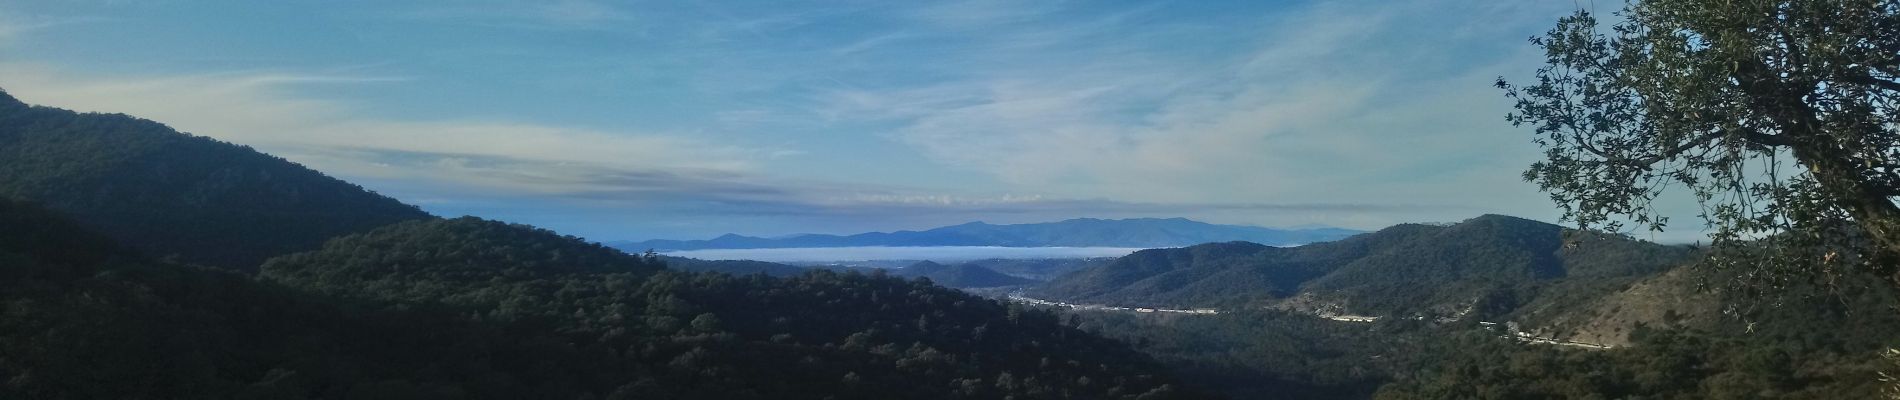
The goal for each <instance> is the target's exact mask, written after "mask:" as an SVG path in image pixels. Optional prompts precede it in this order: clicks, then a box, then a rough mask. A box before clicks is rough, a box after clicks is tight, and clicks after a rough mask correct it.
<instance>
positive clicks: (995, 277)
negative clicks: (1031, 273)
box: [896, 261, 1037, 288]
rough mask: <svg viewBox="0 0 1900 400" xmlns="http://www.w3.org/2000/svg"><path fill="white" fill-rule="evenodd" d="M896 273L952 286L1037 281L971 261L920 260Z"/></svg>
mask: <svg viewBox="0 0 1900 400" xmlns="http://www.w3.org/2000/svg"><path fill="white" fill-rule="evenodd" d="M896 274H897V275H898V276H903V277H906V278H926V279H930V281H931V282H933V283H936V284H938V285H943V286H948V287H953V288H993V287H1002V286H1019V285H1028V284H1032V283H1037V281H1036V280H1032V279H1024V278H1018V277H1014V276H1009V275H1003V274H1002V273H999V272H996V271H993V270H990V269H989V268H984V267H983V266H981V265H976V264H973V263H961V264H956V265H944V264H939V263H935V262H930V261H922V262H918V263H916V264H911V265H910V266H908V267H904V268H901V269H898V270H897V272H896Z"/></svg>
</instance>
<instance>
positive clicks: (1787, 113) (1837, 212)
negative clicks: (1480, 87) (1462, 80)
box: [1498, 0, 1900, 286]
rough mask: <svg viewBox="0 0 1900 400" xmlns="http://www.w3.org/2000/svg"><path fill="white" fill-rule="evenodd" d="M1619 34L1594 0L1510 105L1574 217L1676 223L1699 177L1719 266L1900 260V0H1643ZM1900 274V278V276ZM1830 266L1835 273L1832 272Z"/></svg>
mask: <svg viewBox="0 0 1900 400" xmlns="http://www.w3.org/2000/svg"><path fill="white" fill-rule="evenodd" d="M1619 16H1620V17H1622V19H1623V22H1621V23H1618V24H1616V25H1615V26H1614V27H1613V28H1612V32H1609V33H1602V32H1599V24H1598V21H1597V19H1596V16H1594V15H1591V14H1589V13H1586V12H1578V13H1577V14H1576V15H1574V16H1570V17H1567V18H1563V19H1562V20H1560V21H1559V22H1558V24H1557V27H1556V28H1555V29H1553V30H1551V31H1550V33H1549V34H1548V35H1547V36H1545V37H1541V38H1533V39H1532V42H1533V43H1534V44H1536V45H1538V46H1540V47H1542V48H1543V49H1544V50H1545V54H1546V56H1547V59H1548V65H1547V66H1546V67H1544V68H1542V69H1539V70H1538V73H1537V80H1536V81H1535V82H1534V83H1533V84H1530V85H1527V86H1518V85H1512V84H1508V83H1506V82H1504V81H1503V80H1500V81H1499V82H1498V86H1499V87H1500V88H1503V89H1504V90H1506V93H1507V94H1508V95H1509V96H1510V97H1512V98H1514V99H1516V100H1517V104H1516V109H1517V112H1516V113H1513V114H1511V115H1510V116H1509V117H1508V119H1509V120H1510V121H1511V122H1512V123H1513V124H1516V125H1519V126H1530V127H1532V128H1534V129H1535V130H1536V132H1537V135H1538V138H1537V139H1536V141H1537V143H1538V144H1539V145H1542V146H1543V147H1544V148H1545V156H1546V158H1547V159H1546V160H1544V161H1541V162H1538V163H1535V164H1533V165H1532V166H1531V168H1530V169H1529V171H1527V172H1525V174H1524V176H1525V178H1526V179H1527V180H1530V181H1533V182H1536V183H1537V184H1538V185H1539V186H1540V187H1541V188H1542V189H1543V190H1545V191H1546V192H1549V193H1550V195H1551V199H1552V200H1555V201H1556V202H1557V203H1558V204H1559V205H1560V206H1562V207H1563V208H1564V210H1565V215H1566V217H1567V218H1568V219H1570V220H1574V221H1576V222H1577V223H1579V224H1581V225H1583V226H1585V227H1589V226H1593V225H1598V224H1607V225H1608V226H1610V229H1611V230H1618V229H1620V228H1619V227H1620V223H1619V222H1617V220H1618V219H1620V218H1628V219H1630V220H1632V221H1634V222H1636V223H1638V224H1640V225H1642V226H1643V227H1646V228H1650V229H1661V228H1662V227H1664V226H1665V225H1666V224H1667V223H1668V220H1667V218H1665V217H1663V216H1661V215H1660V213H1659V211H1657V209H1656V207H1655V206H1654V202H1655V201H1656V200H1657V199H1658V198H1659V196H1661V195H1662V194H1663V193H1664V192H1665V189H1666V188H1668V187H1671V186H1676V187H1683V188H1687V190H1688V191H1689V192H1692V193H1693V194H1694V196H1695V198H1696V199H1697V200H1698V201H1699V202H1700V203H1701V205H1702V206H1703V210H1704V211H1703V213H1702V217H1703V218H1704V219H1705V220H1706V221H1707V222H1708V223H1709V224H1710V225H1712V226H1713V227H1714V228H1715V231H1714V232H1713V233H1712V234H1711V238H1712V239H1713V246H1714V248H1715V249H1716V251H1715V252H1714V253H1713V254H1712V256H1713V257H1711V258H1710V261H1711V262H1712V263H1713V264H1714V265H1717V266H1722V267H1729V268H1738V269H1748V270H1753V271H1760V272H1762V273H1753V274H1743V275H1738V276H1741V277H1745V278H1746V282H1743V283H1748V284H1751V286H1776V285H1781V284H1786V283H1787V282H1788V281H1789V280H1791V279H1806V278H1816V277H1821V276H1823V275H1827V274H1829V273H1833V272H1841V271H1846V270H1851V269H1861V268H1868V269H1873V270H1876V271H1878V272H1882V273H1886V274H1894V273H1896V272H1900V271H1897V270H1895V269H1894V266H1895V265H1900V264H1897V263H1896V261H1900V258H1896V257H1900V208H1897V207H1896V206H1895V205H1894V203H1893V201H1892V198H1893V197H1894V196H1895V195H1900V129H1896V126H1900V125H1896V122H1900V121H1897V120H1896V119H1895V118H1896V116H1900V57H1895V56H1894V55H1895V54H1896V53H1900V2H1895V1H1892V0H1769V1H1742V2H1733V1H1727V2H1721V1H1708V0H1642V1H1635V2H1631V3H1629V4H1628V5H1627V6H1626V7H1625V8H1624V9H1623V12H1622V13H1621V14H1620V15H1619ZM1893 277H1894V278H1895V279H1896V280H1897V281H1896V282H1900V275H1893ZM1822 278H1824V277H1822Z"/></svg>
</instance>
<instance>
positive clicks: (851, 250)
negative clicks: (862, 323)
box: [663, 246, 1142, 262]
mask: <svg viewBox="0 0 1900 400" xmlns="http://www.w3.org/2000/svg"><path fill="white" fill-rule="evenodd" d="M1137 250H1142V249H1140V248H1130V247H997V246H931V247H796V248H784V249H706V250H682V251H671V252H664V253H663V254H666V255H669V256H677V257H687V258H697V259H701V260H756V261H770V262H826V261H872V260H930V261H936V262H954V261H969V260H982V259H989V258H1013V259H1034V258H1093V257H1121V256H1125V255H1128V253H1133V252H1135V251H1137Z"/></svg>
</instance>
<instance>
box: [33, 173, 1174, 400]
mask: <svg viewBox="0 0 1900 400" xmlns="http://www.w3.org/2000/svg"><path fill="white" fill-rule="evenodd" d="M0 239H3V240H0V277H5V278H6V279H4V280H0V397H5V398H259V399H263V398H270V399H280V398H405V399H407V398H443V399H450V398H456V399H459V398H494V399H514V398H593V399H600V398H608V399H618V398H719V399H747V398H754V399H765V398H774V399H776V398H813V399H817V398H839V399H843V398H1003V397H1008V396H1016V397H1018V398H1090V399H1094V398H1137V397H1140V398H1144V399H1146V398H1179V397H1198V396H1197V395H1195V394H1193V393H1192V392H1191V391H1188V390H1185V389H1182V388H1177V387H1176V386H1174V385H1173V384H1172V383H1171V382H1170V381H1169V380H1168V378H1166V377H1164V376H1162V375H1161V374H1160V372H1159V371H1160V368H1159V367H1158V366H1156V365H1154V364H1153V362H1152V361H1149V360H1148V359H1147V358H1145V357H1143V356H1141V355H1140V354H1138V353H1135V352H1133V351H1132V350H1129V349H1128V348H1127V347H1126V346H1125V345H1122V344H1120V343H1118V342H1114V341H1112V340H1107V339H1103V338H1100V337H1097V336H1094V335H1091V334H1088V333H1085V332H1082V331H1080V330H1077V329H1075V328H1072V327H1068V326H1065V325H1063V324H1060V323H1057V321H1056V318H1054V317H1053V316H1052V315H1049V314H1046V313H1041V312H1033V311H1023V310H1017V309H1012V308H1010V307H1006V306H1004V305H1002V304H999V303H996V302H993V301H989V300H984V299H980V298H975V297H971V296H968V295H964V294H962V293H958V292H956V291H953V290H949V289H944V288H941V287H936V286H932V285H928V284H924V283H920V282H911V281H904V280H899V279H895V278H885V277H875V276H866V275H860V274H837V273H831V272H828V271H820V272H814V273H811V274H808V275H804V276H800V277H796V278H790V279H777V278H770V277H766V276H762V275H754V276H750V277H733V276H730V275H724V274H690V273H677V272H670V271H662V270H660V269H659V267H660V266H661V265H660V263H659V262H658V260H657V257H651V256H648V257H637V256H628V255H624V254H622V253H619V252H617V251H614V250H611V249H606V248H604V247H600V246H598V245H594V244H591V243H585V242H581V241H578V240H575V239H573V238H570V237H562V236H559V235H555V234H553V233H551V232H547V231H543V230H538V229H533V228H531V227H525V226H519V225H509V224H503V223H497V222H490V221H482V220H476V219H472V218H462V219H453V220H435V221H426V222H424V221H416V222H408V223H401V224H397V225H393V226H389V227H385V228H382V229H379V230H375V231H372V232H368V233H364V234H359V235H352V236H347V237H343V238H339V239H337V240H334V241H331V242H330V243H329V244H326V245H325V246H324V247H323V248H322V249H321V250H319V251H315V252H311V253H304V254H298V255H291V256H286V257H282V258H279V259H275V260H273V261H271V262H270V263H268V265H269V267H268V268H266V269H265V271H266V274H267V275H268V276H269V277H270V281H267V282H259V281H256V280H253V279H251V278H249V277H245V276H243V275H239V274H236V273H231V272H223V271H217V270H210V269H201V268H196V267H189V266H181V265H176V264H169V263H165V262H159V261H152V260H147V259H143V258H141V257H139V256H136V255H134V254H133V253H131V252H129V251H125V250H121V249H120V248H119V247H118V246H117V245H114V244H112V243H110V242H108V241H106V239H105V238H104V237H103V236H99V235H94V234H90V233H88V232H87V231H85V230H84V229H83V228H81V227H79V226H78V224H75V223H71V222H68V221H67V220H65V219H64V218H62V217H60V216H57V215H55V214H54V213H53V212H51V211H48V210H44V209H40V208H37V207H34V206H30V205H26V204H23V203H18V202H13V201H5V202H0ZM313 263H314V264H313ZM277 282H282V283H283V284H279V283H277ZM285 285H289V286H290V287H286V286H285ZM297 289H310V290H308V291H305V290H297ZM315 293H324V294H323V295H318V294H315Z"/></svg>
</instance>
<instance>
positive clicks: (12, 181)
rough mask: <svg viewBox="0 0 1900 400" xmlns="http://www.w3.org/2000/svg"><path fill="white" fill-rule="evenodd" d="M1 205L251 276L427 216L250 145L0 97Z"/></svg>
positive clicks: (116, 116)
mask: <svg viewBox="0 0 1900 400" xmlns="http://www.w3.org/2000/svg"><path fill="white" fill-rule="evenodd" d="M0 197H14V198H20V199H27V200H31V201H34V202H37V203H40V204H44V205H45V206H47V207H50V208H53V209H55V210H59V211H61V212H64V213H66V214H68V215H71V216H72V217H73V218H75V219H77V220H78V221H79V222H81V223H82V224H84V225H85V226H87V227H90V228H93V229H95V230H97V231H99V232H102V233H105V234H106V235H108V236H111V237H112V238H114V239H117V240H119V241H120V242H122V243H125V244H128V245H130V246H132V247H134V248H137V249H139V250H141V251H143V252H145V253H148V254H152V255H155V256H169V255H177V256H179V257H180V259H181V260H183V261H187V262H195V263H203V264H207V265H213V266H219V267H225V268H231V269H239V270H250V269H255V268H256V267H257V265H258V263H259V262H262V261H263V260H264V259H266V258H269V257H271V256H275V255H279V254H285V253H290V252H295V251H303V250H310V249H314V248H316V247H317V245H319V244H322V243H323V241H324V240H326V239H329V238H330V237H333V236H338V235H342V234H348V233H354V232H361V231H365V230H369V229H371V228H375V227H378V226H383V225H388V224H390V223H395V222H399V221H404V220H414V219H424V218H430V216H429V215H428V214H426V213H424V212H422V211H421V210H419V209H417V208H416V207H414V206H410V205H406V204H402V203H400V202H397V201H396V200H392V199H390V198H388V197H383V196H381V195H378V194H376V193H374V192H370V191H367V190H364V189H363V188H361V187H358V186H356V185H353V184H350V183H348V182H344V181H341V180H337V179H334V178H330V177H328V176H324V175H323V174H322V173H318V172H316V171H312V170H310V169H308V168H304V167H303V166H301V165H297V164H296V163H292V162H289V161H286V160H284V159H281V158H277V157H274V156H271V155H268V154H264V153H259V152H257V151H255V150H252V149H251V148H249V147H245V146H239V145H235V144H230V143H224V142H219V141H217V140H212V139H209V138H204V137H198V136H191V135H188V134H184V133H179V132H178V131H175V130H172V129H171V128H169V127H166V126H165V125H163V124H160V123H157V122H152V121H148V120H143V119H139V118H135V117H131V116H127V115H123V114H90V113H76V112H72V111H67V110H62V109H57V108H49V107H34V106H28V105H26V104H25V103H22V102H20V101H19V100H17V99H14V98H12V97H11V96H7V95H6V94H5V93H4V92H0Z"/></svg>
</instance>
